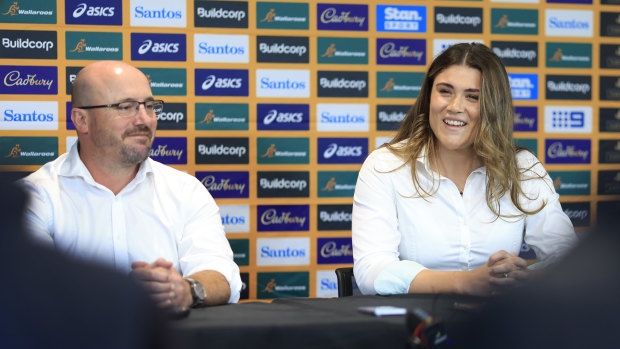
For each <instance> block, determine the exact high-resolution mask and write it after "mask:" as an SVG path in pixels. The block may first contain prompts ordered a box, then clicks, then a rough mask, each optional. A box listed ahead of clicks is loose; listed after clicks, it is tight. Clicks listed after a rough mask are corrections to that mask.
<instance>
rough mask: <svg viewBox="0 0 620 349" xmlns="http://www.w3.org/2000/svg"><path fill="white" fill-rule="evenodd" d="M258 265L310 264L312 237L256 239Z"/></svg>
mask: <svg viewBox="0 0 620 349" xmlns="http://www.w3.org/2000/svg"><path fill="white" fill-rule="evenodd" d="M256 255H257V258H256V265H258V266H270V265H308V264H310V238H307V237H306V238H259V239H256Z"/></svg>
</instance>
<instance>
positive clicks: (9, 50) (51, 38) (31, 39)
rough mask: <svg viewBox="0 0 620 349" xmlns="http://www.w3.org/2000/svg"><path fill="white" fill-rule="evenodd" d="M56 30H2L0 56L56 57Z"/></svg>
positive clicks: (0, 34) (0, 33)
mask: <svg viewBox="0 0 620 349" xmlns="http://www.w3.org/2000/svg"><path fill="white" fill-rule="evenodd" d="M56 46H57V45H56V32H55V31H41V30H3V31H2V32H0V58H28V59H32V58H36V59H56V58H57V56H58V53H57V51H58V50H57V48H56Z"/></svg>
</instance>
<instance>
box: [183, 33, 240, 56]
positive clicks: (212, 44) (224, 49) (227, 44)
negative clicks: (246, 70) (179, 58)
mask: <svg viewBox="0 0 620 349" xmlns="http://www.w3.org/2000/svg"><path fill="white" fill-rule="evenodd" d="M249 42H250V41H249V36H248V35H217V34H195V35H194V60H195V61H196V62H212V63H248V62H249V61H250V56H249V51H250V50H249Z"/></svg>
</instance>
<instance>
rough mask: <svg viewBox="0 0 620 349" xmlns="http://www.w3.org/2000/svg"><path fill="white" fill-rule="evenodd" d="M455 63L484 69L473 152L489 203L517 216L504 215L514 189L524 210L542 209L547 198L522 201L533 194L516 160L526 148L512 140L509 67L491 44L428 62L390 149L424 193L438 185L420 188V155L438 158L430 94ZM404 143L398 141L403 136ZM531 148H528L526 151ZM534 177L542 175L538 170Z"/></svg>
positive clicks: (463, 47)
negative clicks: (535, 204) (530, 204)
mask: <svg viewBox="0 0 620 349" xmlns="http://www.w3.org/2000/svg"><path fill="white" fill-rule="evenodd" d="M453 65H465V66H467V67H471V68H474V69H477V70H479V71H480V76H481V77H480V80H481V81H480V86H481V87H480V98H479V103H480V129H479V131H478V133H477V135H476V138H475V139H474V144H473V147H474V151H475V152H476V154H477V155H478V156H479V157H480V159H481V160H482V163H483V164H484V165H485V166H486V174H487V183H486V202H487V206H488V207H489V208H490V209H491V211H492V212H493V213H494V214H495V215H496V217H515V216H507V215H501V214H500V199H501V198H502V197H503V196H504V195H505V194H506V193H507V192H509V193H510V199H511V201H512V203H513V204H514V205H515V207H516V208H517V209H518V210H519V211H520V212H522V215H525V214H532V213H536V212H538V211H540V210H541V209H542V208H543V207H544V205H545V203H544V202H543V203H542V205H541V206H540V207H539V208H537V209H535V210H533V211H529V210H526V209H525V208H524V207H523V206H522V205H521V203H520V202H519V198H520V197H525V198H527V199H529V200H533V198H529V197H528V196H527V195H526V194H525V193H524V192H523V189H522V188H521V181H522V180H524V179H532V177H529V178H524V176H523V174H524V173H525V172H531V173H534V172H533V171H530V170H531V168H532V167H533V166H532V167H530V168H527V169H521V168H519V167H518V165H517V157H516V154H517V152H519V151H522V150H525V148H521V147H518V146H516V145H514V143H513V139H512V132H513V124H514V107H513V104H512V93H511V90H510V83H509V81H508V75H507V74H506V69H505V68H504V65H503V64H502V62H501V60H500V59H499V57H497V55H495V54H494V53H493V51H491V50H490V49H489V48H488V47H486V46H485V45H482V44H478V43H460V44H456V45H453V46H451V47H449V48H448V49H446V50H445V51H444V52H443V53H441V54H440V55H439V56H438V57H437V58H436V59H435V60H434V61H433V62H432V63H431V65H430V67H429V69H428V72H427V73H426V76H425V77H424V81H423V82H422V87H421V90H420V95H419V96H418V98H417V100H416V102H415V104H414V105H413V106H412V107H411V109H410V110H409V112H408V113H407V116H406V117H405V119H404V120H403V123H402V125H401V127H400V129H399V130H398V133H397V134H396V137H394V139H393V140H392V141H390V142H389V143H388V144H386V146H387V148H388V149H390V151H392V152H393V153H394V154H396V155H398V156H400V157H401V158H403V159H404V160H405V164H410V165H411V175H412V178H413V184H414V187H415V189H416V191H417V193H418V195H420V196H421V197H429V196H432V195H433V194H434V193H435V192H436V191H437V188H438V187H435V186H433V188H434V189H433V188H432V189H431V190H430V191H429V190H427V189H425V188H423V187H422V185H421V184H420V180H419V178H418V174H417V172H416V166H415V164H416V160H417V159H418V157H419V156H420V154H421V152H422V150H423V149H424V148H426V154H427V155H428V156H429V159H431V163H433V162H435V163H436V160H435V159H434V157H435V156H436V152H435V150H436V149H435V147H436V141H437V140H436V138H435V135H434V134H433V131H432V130H431V127H430V123H429V110H430V97H431V90H432V87H433V82H434V81H435V78H436V77H437V75H439V73H441V72H442V71H443V70H445V69H446V68H448V67H450V66H453ZM405 140H406V143H405V144H404V145H402V144H399V145H398V146H397V145H396V144H397V143H400V142H402V141H405ZM525 151H527V150H525ZM534 177H536V178H540V176H539V175H536V174H535V173H534Z"/></svg>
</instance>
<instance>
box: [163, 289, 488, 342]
mask: <svg viewBox="0 0 620 349" xmlns="http://www.w3.org/2000/svg"><path fill="white" fill-rule="evenodd" d="M455 302H456V303H457V307H455ZM480 304H481V299H480V298H474V297H457V296H454V295H394V296H352V297H343V298H278V299H275V300H274V301H273V302H272V303H261V302H250V303H242V304H230V305H223V306H217V307H210V308H202V309H194V310H192V312H191V313H190V315H189V317H187V318H185V319H181V320H178V321H175V322H174V323H173V328H174V329H175V330H176V331H177V333H178V335H179V336H180V337H181V338H182V339H183V341H184V342H185V344H186V346H187V347H188V348H369V347H376V348H405V347H406V346H407V340H408V337H409V336H410V334H411V332H412V331H411V330H409V329H408V328H407V325H406V317H405V316H386V317H374V316H372V315H368V314H362V313H360V312H359V311H358V307H360V306H379V305H393V306H399V307H405V308H407V309H409V310H412V309H415V308H420V309H423V310H424V311H426V312H428V313H429V314H430V315H433V316H434V317H436V318H439V319H441V320H442V321H443V322H444V323H445V324H446V325H447V327H448V333H450V332H451V331H452V330H456V329H458V328H459V327H460V326H461V325H462V324H464V323H465V322H466V321H467V320H468V319H469V318H470V317H471V316H472V314H473V313H475V308H476V307H478V306H479V305H480ZM459 305H461V306H459ZM463 305H464V306H463ZM472 305H473V308H472V307H471V306H472Z"/></svg>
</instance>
